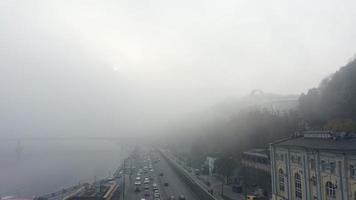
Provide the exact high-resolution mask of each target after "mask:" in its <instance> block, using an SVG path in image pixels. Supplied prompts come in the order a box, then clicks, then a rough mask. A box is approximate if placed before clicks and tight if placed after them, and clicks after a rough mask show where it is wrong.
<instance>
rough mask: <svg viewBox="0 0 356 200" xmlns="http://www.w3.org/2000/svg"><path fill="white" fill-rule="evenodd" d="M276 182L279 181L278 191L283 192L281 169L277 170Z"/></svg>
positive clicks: (282, 173)
mask: <svg viewBox="0 0 356 200" xmlns="http://www.w3.org/2000/svg"><path fill="white" fill-rule="evenodd" d="M278 179H279V180H278V182H279V191H282V192H284V190H285V186H284V172H283V169H279V171H278Z"/></svg>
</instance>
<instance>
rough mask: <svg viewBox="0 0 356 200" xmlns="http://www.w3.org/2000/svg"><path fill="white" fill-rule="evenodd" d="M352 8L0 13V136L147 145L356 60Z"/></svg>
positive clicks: (196, 5)
mask: <svg viewBox="0 0 356 200" xmlns="http://www.w3.org/2000/svg"><path fill="white" fill-rule="evenodd" d="M354 6H355V5H354V2H353V1H343V3H338V2H335V1H314V2H313V3H310V2H307V1H299V2H291V1H268V2H260V1H223V2H218V1H210V0H209V1H193V2H191V1H179V2H175V1H110V0H109V1H105V2H102V1H93V0H91V1H45V0H36V1H24V0H23V1H21V0H16V1H13V0H4V1H1V2H0V27H1V33H0V43H1V45H0V62H1V64H0V66H1V67H0V70H1V73H0V76H1V78H0V90H1V102H0V106H1V110H2V112H1V114H0V118H1V135H3V136H4V135H11V136H14V135H19V136H22V135H37V134H39V135H49V134H53V135H63V134H66V135H73V134H78V135H88V134H91V135H97V134H100V135H102V134H107V135H117V134H145V133H148V132H154V130H155V129H156V128H157V127H160V126H161V125H162V124H167V123H168V122H170V121H174V119H176V118H177V117H182V116H184V114H186V113H190V112H195V111H199V110H201V109H205V108H207V107H209V106H211V105H213V104H215V103H217V102H219V101H222V100H224V99H225V98H226V97H231V96H234V97H236V96H244V95H246V94H248V93H249V92H250V91H251V90H252V89H255V88H258V89H262V90H264V91H268V92H273V93H282V94H300V93H301V92H304V91H306V90H307V89H308V88H310V87H313V86H316V85H317V84H318V82H319V80H320V79H321V78H323V77H325V76H327V75H328V74H330V73H332V72H334V71H336V69H337V68H338V67H339V66H341V65H343V64H345V63H346V62H347V60H348V59H349V58H350V57H351V56H352V55H353V54H354V49H353V48H352V45H349V42H350V41H352V39H353V36H354V35H355V33H356V30H355V29H354V28H351V26H352V25H353V24H352V19H354V17H355V16H354V15H355V14H354V12H352V8H353V7H354Z"/></svg>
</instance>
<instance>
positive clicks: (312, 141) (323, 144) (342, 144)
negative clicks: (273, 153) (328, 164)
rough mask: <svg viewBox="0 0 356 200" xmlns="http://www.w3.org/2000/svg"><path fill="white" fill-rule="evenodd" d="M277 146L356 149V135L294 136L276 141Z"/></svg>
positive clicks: (339, 149) (334, 149) (335, 149)
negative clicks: (338, 136)
mask: <svg viewBox="0 0 356 200" xmlns="http://www.w3.org/2000/svg"><path fill="white" fill-rule="evenodd" d="M272 145H275V146H287V147H288V146H290V147H302V148H308V149H316V150H330V151H356V137H350V138H313V137H304V136H299V137H292V138H289V139H286V140H281V141H279V142H275V143H273V144H272Z"/></svg>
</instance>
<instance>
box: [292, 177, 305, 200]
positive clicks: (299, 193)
mask: <svg viewBox="0 0 356 200" xmlns="http://www.w3.org/2000/svg"><path fill="white" fill-rule="evenodd" d="M294 186H295V197H296V199H302V198H303V193H302V192H303V191H302V179H301V177H300V175H299V174H298V173H296V174H295V175H294Z"/></svg>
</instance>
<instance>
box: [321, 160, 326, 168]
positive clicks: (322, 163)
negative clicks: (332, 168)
mask: <svg viewBox="0 0 356 200" xmlns="http://www.w3.org/2000/svg"><path fill="white" fill-rule="evenodd" d="M325 169H326V162H325V160H322V161H321V171H325Z"/></svg>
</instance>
